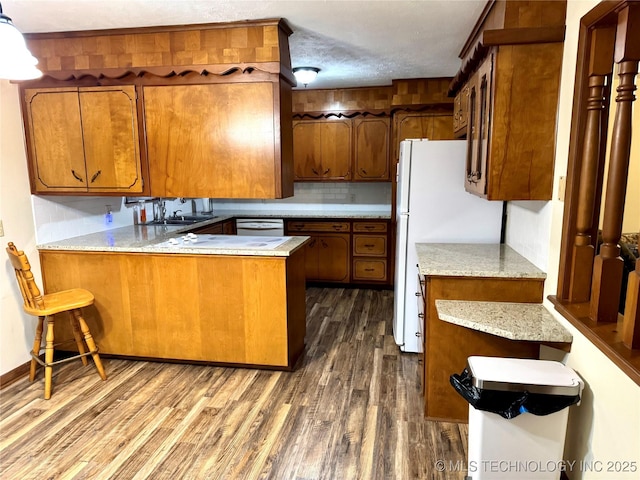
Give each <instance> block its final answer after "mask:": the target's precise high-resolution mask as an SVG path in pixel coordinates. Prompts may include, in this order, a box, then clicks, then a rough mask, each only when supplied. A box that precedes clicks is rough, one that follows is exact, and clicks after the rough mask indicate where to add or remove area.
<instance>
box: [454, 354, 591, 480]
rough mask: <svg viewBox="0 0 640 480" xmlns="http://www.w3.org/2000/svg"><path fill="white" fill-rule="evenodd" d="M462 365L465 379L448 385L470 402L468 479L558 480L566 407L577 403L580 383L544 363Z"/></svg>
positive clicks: (476, 360)
mask: <svg viewBox="0 0 640 480" xmlns="http://www.w3.org/2000/svg"><path fill="white" fill-rule="evenodd" d="M467 361H468V368H467V369H465V371H464V372H463V374H462V377H465V376H466V378H461V376H458V375H452V379H451V383H452V384H453V385H454V387H455V388H456V390H458V393H460V394H461V395H462V396H463V397H465V398H466V399H467V400H468V401H469V449H468V455H469V461H468V465H467V468H468V477H467V478H469V479H472V480H513V479H518V480H557V479H559V478H560V475H561V472H562V471H563V469H564V467H565V464H564V462H563V459H562V454H563V450H564V441H565V436H566V430H567V418H568V415H569V409H568V407H569V406H570V405H572V404H574V403H578V402H579V400H580V394H581V390H582V386H583V383H582V380H581V379H580V377H579V376H578V375H577V374H576V373H575V372H574V371H573V370H572V369H570V368H569V367H567V366H565V365H563V364H562V363H560V362H554V361H548V360H530V359H521V358H499V357H477V356H475V357H469V358H468V360H467ZM454 377H456V379H454ZM457 382H458V383H460V384H464V386H463V387H459V385H455V383H457ZM462 390H464V391H462ZM474 405H475V406H474ZM494 412H497V413H494Z"/></svg>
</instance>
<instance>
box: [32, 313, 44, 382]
mask: <svg viewBox="0 0 640 480" xmlns="http://www.w3.org/2000/svg"><path fill="white" fill-rule="evenodd" d="M43 325H44V317H38V325H37V326H36V336H35V338H34V339H33V350H31V352H32V353H33V354H34V355H35V356H36V357H37V356H38V355H40V345H41V343H42V327H43ZM37 368H38V362H36V361H35V359H34V358H31V370H30V371H29V381H30V382H33V381H34V380H35V378H36V369H37Z"/></svg>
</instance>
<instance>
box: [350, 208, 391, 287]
mask: <svg viewBox="0 0 640 480" xmlns="http://www.w3.org/2000/svg"><path fill="white" fill-rule="evenodd" d="M387 230H388V225H387V222H386V221H369V222H353V273H352V277H353V281H354V283H373V284H376V283H385V282H387V279H388V278H389V273H388V261H387V257H388V255H389V249H388V246H387V245H388V241H389V239H388V233H387Z"/></svg>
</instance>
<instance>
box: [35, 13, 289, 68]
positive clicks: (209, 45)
mask: <svg viewBox="0 0 640 480" xmlns="http://www.w3.org/2000/svg"><path fill="white" fill-rule="evenodd" d="M290 34H291V29H290V28H289V26H288V25H287V24H286V22H284V21H283V20H280V19H274V20H265V21H260V22H251V23H249V22H238V23H225V24H208V25H194V26H180V27H157V28H137V29H120V30H100V31H88V32H65V33H64V34H60V33H44V34H29V35H26V38H27V44H28V47H29V49H30V50H31V52H32V53H33V55H34V56H35V57H37V58H38V60H39V64H38V65H39V67H40V68H41V69H42V70H43V72H44V73H45V74H46V73H52V72H63V71H78V70H81V71H86V70H104V69H123V68H124V69H131V68H149V67H165V66H187V65H213V64H238V63H255V62H260V63H264V62H278V63H279V62H280V61H281V60H282V61H284V63H285V65H286V66H290V65H289V63H290V60H289V50H288V48H289V47H288V42H286V38H287V36H288V35H290ZM283 38H284V40H285V41H284V42H283Z"/></svg>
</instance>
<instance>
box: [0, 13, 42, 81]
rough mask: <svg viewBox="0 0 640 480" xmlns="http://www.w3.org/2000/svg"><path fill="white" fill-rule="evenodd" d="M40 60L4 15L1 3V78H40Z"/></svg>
mask: <svg viewBox="0 0 640 480" xmlns="http://www.w3.org/2000/svg"><path fill="white" fill-rule="evenodd" d="M37 64H38V60H37V59H36V57H34V56H33V55H31V52H30V51H29V50H28V49H27V45H26V43H25V41H24V37H23V36H22V34H21V33H20V31H19V30H18V29H17V28H16V27H15V26H14V25H13V23H11V19H10V18H9V17H7V16H6V15H5V14H4V13H2V4H1V3H0V78H4V79H7V80H31V79H34V78H40V77H41V76H42V72H41V71H40V70H38V69H37V68H36V65H37Z"/></svg>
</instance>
